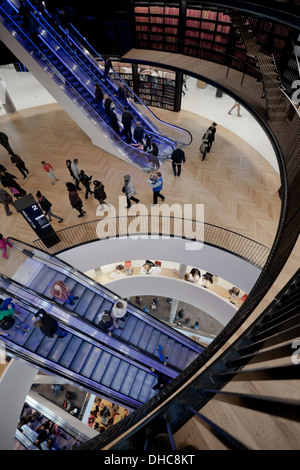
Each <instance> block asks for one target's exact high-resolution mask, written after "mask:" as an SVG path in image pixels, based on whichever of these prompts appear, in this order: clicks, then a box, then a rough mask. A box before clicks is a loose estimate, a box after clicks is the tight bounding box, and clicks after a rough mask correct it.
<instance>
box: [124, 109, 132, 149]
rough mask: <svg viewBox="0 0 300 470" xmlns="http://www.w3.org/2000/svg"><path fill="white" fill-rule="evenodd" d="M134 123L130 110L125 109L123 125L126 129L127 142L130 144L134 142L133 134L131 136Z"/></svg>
mask: <svg viewBox="0 0 300 470" xmlns="http://www.w3.org/2000/svg"><path fill="white" fill-rule="evenodd" d="M132 121H133V116H132V114H131V113H130V112H129V111H128V108H124V112H123V114H122V124H123V128H124V133H125V138H126V142H127V143H128V144H130V143H131V141H132V134H131V123H132Z"/></svg>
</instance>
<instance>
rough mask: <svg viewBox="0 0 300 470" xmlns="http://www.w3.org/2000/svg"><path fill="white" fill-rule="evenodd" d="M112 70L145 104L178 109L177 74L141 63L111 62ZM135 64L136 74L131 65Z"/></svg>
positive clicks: (172, 109) (171, 109)
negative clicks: (176, 95)
mask: <svg viewBox="0 0 300 470" xmlns="http://www.w3.org/2000/svg"><path fill="white" fill-rule="evenodd" d="M112 65H113V69H114V71H115V72H116V73H117V74H118V75H119V76H120V77H121V78H122V80H123V81H124V82H126V83H127V85H128V86H129V87H130V88H131V89H132V90H134V92H135V93H136V94H137V95H138V96H139V98H140V99H141V100H142V101H143V102H144V103H145V105H146V106H155V107H157V108H163V109H168V110H169V111H178V110H179V109H177V106H176V99H175V91H176V81H177V74H176V72H172V71H170V70H167V69H162V68H158V67H153V66H148V65H147V66H146V65H142V64H137V66H136V64H129V63H126V62H113V63H112ZM134 66H136V68H137V74H134V70H133V67H134Z"/></svg>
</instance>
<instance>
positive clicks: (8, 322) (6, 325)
mask: <svg viewBox="0 0 300 470" xmlns="http://www.w3.org/2000/svg"><path fill="white" fill-rule="evenodd" d="M15 322H16V320H15V318H14V317H12V316H10V317H4V318H3V319H2V320H1V321H0V328H1V329H2V330H4V331H6V330H10V329H11V328H12V327H13V326H14V324H15Z"/></svg>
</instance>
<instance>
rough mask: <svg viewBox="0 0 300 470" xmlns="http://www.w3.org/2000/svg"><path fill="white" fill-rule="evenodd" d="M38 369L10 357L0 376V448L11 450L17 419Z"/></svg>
mask: <svg viewBox="0 0 300 470" xmlns="http://www.w3.org/2000/svg"><path fill="white" fill-rule="evenodd" d="M37 372H38V369H36V368H35V367H32V366H29V365H28V364H26V363H25V362H24V361H21V360H15V359H12V360H11V361H10V363H9V365H8V366H7V367H6V369H5V371H4V372H3V374H2V376H1V378H0V396H1V407H0V435H1V441H0V450H12V449H13V445H14V439H15V433H16V429H17V424H18V420H19V418H20V415H21V412H22V409H23V405H24V402H25V400H26V397H27V395H28V392H29V390H30V387H31V385H32V382H33V379H34V378H35V376H36V374H37Z"/></svg>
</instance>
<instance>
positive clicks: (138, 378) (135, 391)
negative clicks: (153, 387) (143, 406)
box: [129, 370, 147, 400]
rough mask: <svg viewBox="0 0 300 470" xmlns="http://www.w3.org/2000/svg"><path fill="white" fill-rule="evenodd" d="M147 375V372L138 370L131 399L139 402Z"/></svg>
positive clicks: (131, 391)
mask: <svg viewBox="0 0 300 470" xmlns="http://www.w3.org/2000/svg"><path fill="white" fill-rule="evenodd" d="M146 375H147V374H146V372H145V371H143V370H138V372H137V374H136V376H135V379H134V382H133V383H132V387H131V390H130V392H129V396H130V397H131V398H134V399H135V400H137V398H138V396H139V394H140V391H141V388H142V386H143V383H144V380H145V377H146Z"/></svg>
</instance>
